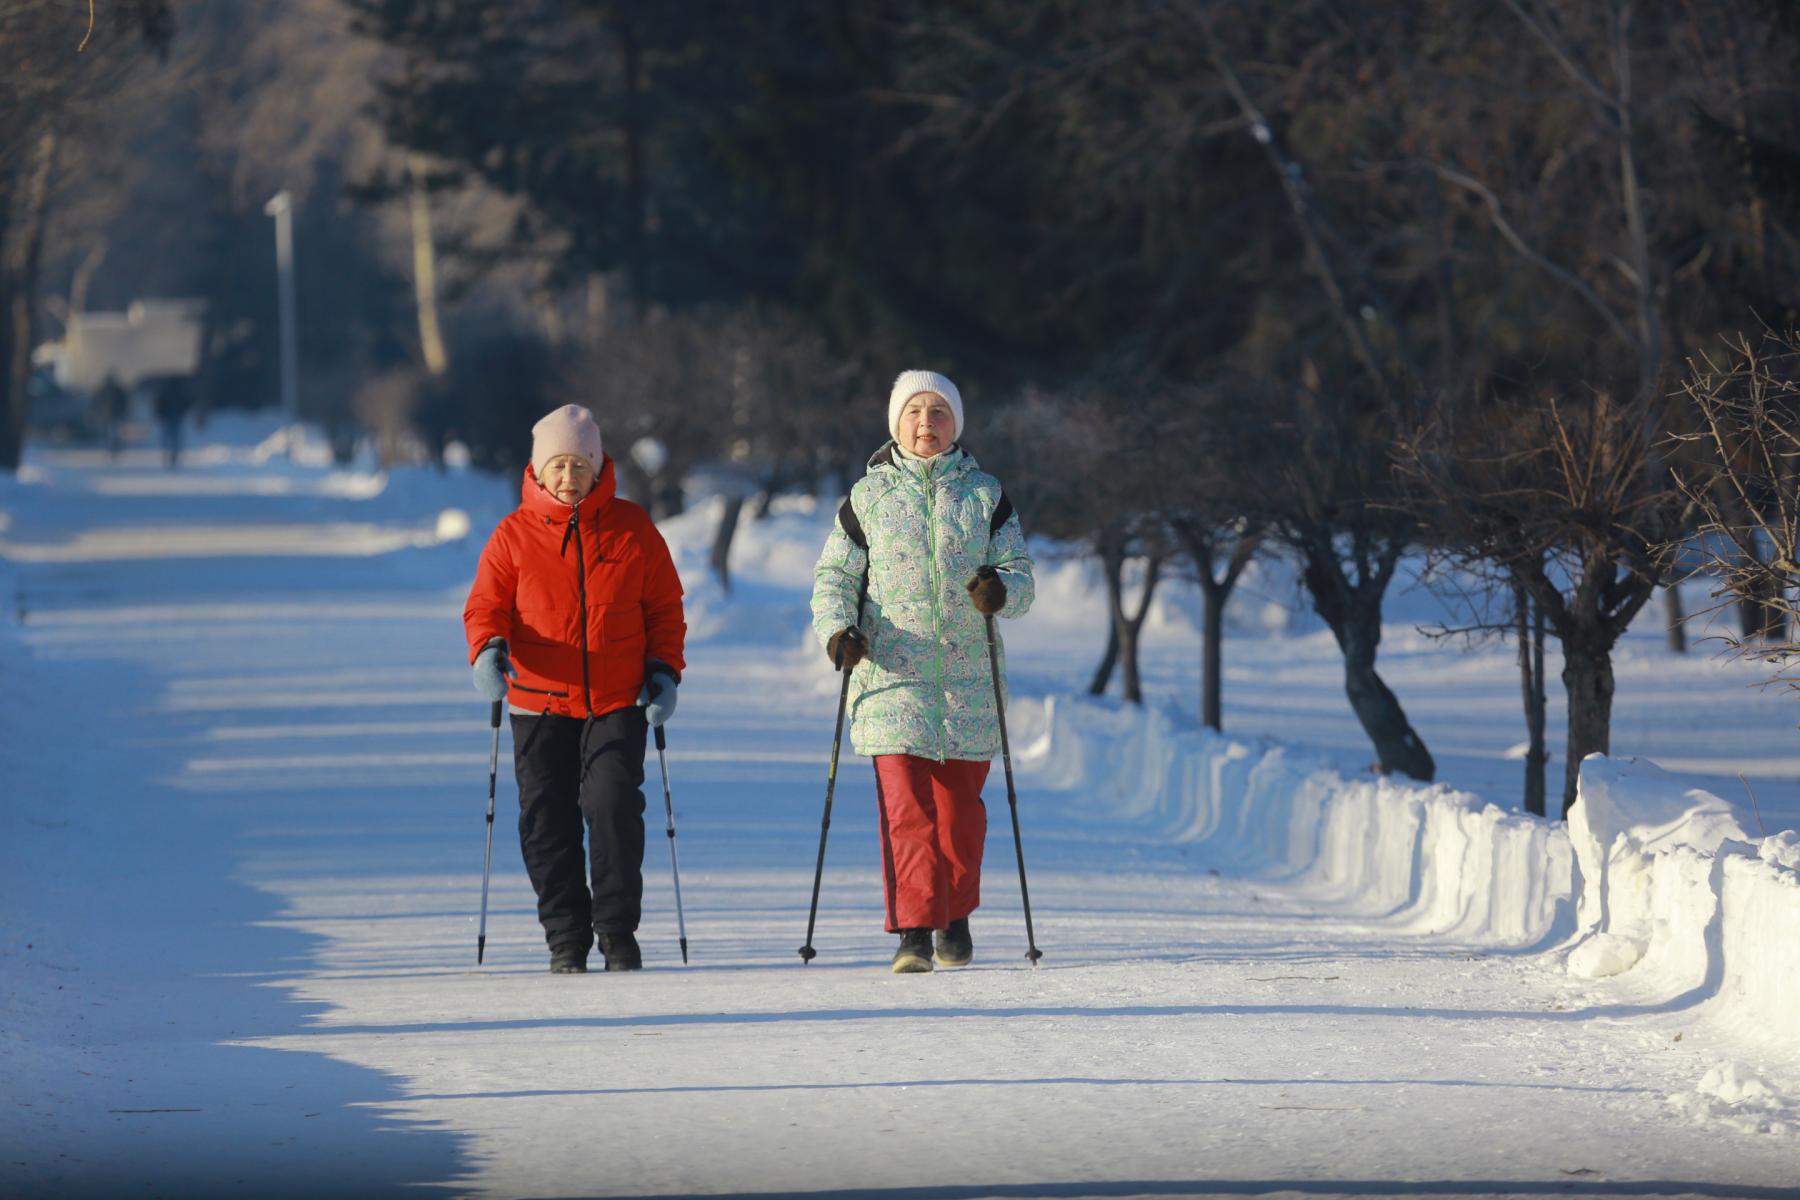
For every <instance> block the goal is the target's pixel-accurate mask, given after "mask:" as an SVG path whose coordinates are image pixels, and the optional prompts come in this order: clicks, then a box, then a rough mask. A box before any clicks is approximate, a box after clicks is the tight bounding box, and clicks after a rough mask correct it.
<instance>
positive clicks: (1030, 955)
mask: <svg viewBox="0 0 1800 1200" xmlns="http://www.w3.org/2000/svg"><path fill="white" fill-rule="evenodd" d="M1042 957H1044V952H1043V951H1042V950H1039V949H1038V948H1037V947H1036V946H1033V947H1032V948H1031V949H1029V950H1027V951H1026V952H1025V960H1026V961H1027V962H1029V963H1030V964H1031V965H1032V966H1034V967H1035V966H1037V965H1038V959H1040V958H1042Z"/></svg>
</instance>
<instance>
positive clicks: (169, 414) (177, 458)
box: [156, 375, 193, 470]
mask: <svg viewBox="0 0 1800 1200" xmlns="http://www.w3.org/2000/svg"><path fill="white" fill-rule="evenodd" d="M191 407H193V392H192V389H191V387H190V384H189V381H188V380H187V379H185V378H183V377H181V376H179V375H171V376H169V377H168V378H166V379H161V380H158V381H157V384H156V423H157V424H158V425H159V426H161V427H162V440H163V454H164V455H165V456H166V458H167V461H168V465H169V469H170V470H174V469H175V467H176V466H178V465H179V464H180V462H181V430H182V426H183V425H184V424H185V423H186V421H187V414H188V409H189V408H191Z"/></svg>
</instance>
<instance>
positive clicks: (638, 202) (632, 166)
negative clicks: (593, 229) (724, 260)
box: [613, 5, 650, 322]
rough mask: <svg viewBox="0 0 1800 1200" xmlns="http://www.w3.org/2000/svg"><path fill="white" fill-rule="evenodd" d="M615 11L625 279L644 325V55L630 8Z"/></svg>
mask: <svg viewBox="0 0 1800 1200" xmlns="http://www.w3.org/2000/svg"><path fill="white" fill-rule="evenodd" d="M613 11H614V25H613V28H614V30H615V32H616V33H617V34H618V38H619V53H620V59H621V61H620V67H621V70H622V73H623V75H624V88H625V96H624V103H623V104H621V105H620V106H619V117H620V125H621V130H620V132H621V133H622V134H623V135H624V141H625V212H626V221H627V224H626V231H625V277H626V279H627V281H628V282H629V284H630V287H631V304H632V312H633V313H634V314H635V315H636V317H637V319H638V320H639V321H640V322H641V321H643V319H644V316H645V314H646V313H648V312H649V308H650V282H649V259H650V255H649V247H648V246H647V245H646V244H645V239H646V238H647V236H648V232H649V225H650V221H649V207H650V206H649V185H648V183H647V182H646V176H645V166H644V161H645V157H644V141H645V137H646V134H645V131H644V106H643V102H642V92H643V84H644V56H643V47H642V45H640V43H639V41H638V31H637V27H636V26H635V25H634V24H633V22H632V17H631V15H630V8H629V6H628V5H619V6H617V7H616V8H615V9H614V10H613Z"/></svg>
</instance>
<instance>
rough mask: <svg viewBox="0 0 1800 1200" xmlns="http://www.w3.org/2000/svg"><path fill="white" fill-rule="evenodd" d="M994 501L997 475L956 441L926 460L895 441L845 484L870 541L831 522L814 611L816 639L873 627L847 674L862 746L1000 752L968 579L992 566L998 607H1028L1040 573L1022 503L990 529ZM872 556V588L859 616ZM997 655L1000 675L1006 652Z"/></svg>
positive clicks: (938, 752)
mask: <svg viewBox="0 0 1800 1200" xmlns="http://www.w3.org/2000/svg"><path fill="white" fill-rule="evenodd" d="M999 503H1000V481H999V480H997V479H995V478H994V477H993V476H992V475H989V474H988V473H987V472H985V471H983V470H982V469H981V468H980V467H978V466H977V465H976V463H975V460H974V459H973V458H971V457H970V456H969V455H968V454H967V453H965V452H964V451H963V450H962V449H961V448H960V447H952V448H951V449H950V450H948V451H946V452H945V453H943V454H941V455H939V456H937V457H936V458H934V459H931V460H929V461H926V462H921V461H918V460H916V459H906V458H901V457H900V456H899V455H898V454H897V453H895V449H894V445H893V443H892V442H889V443H888V444H887V445H886V446H884V447H882V448H881V450H879V451H877V452H876V454H875V456H874V457H873V458H871V459H870V460H869V473H868V474H867V475H865V476H863V477H862V479H860V480H858V481H857V484H856V486H855V487H853V488H851V489H850V507H851V510H852V511H853V512H854V513H855V515H856V518H857V520H858V521H859V522H860V523H861V525H862V529H863V534H864V536H865V537H866V538H867V539H868V544H869V550H868V553H867V554H866V555H865V554H864V552H863V550H862V549H861V547H859V546H857V544H856V543H855V542H854V541H853V540H852V539H851V537H850V535H849V534H848V533H846V532H845V531H844V527H843V523H842V522H841V521H840V522H838V523H837V524H834V525H833V526H832V530H831V536H830V537H829V538H827V539H826V540H825V550H824V552H823V553H822V554H820V555H819V564H818V566H817V567H816V568H815V569H814V571H813V594H812V612H813V632H815V633H816V634H817V635H818V637H819V641H820V642H821V643H824V642H826V641H829V640H830V638H831V635H832V634H834V633H836V632H838V631H839V630H840V629H844V628H846V627H847V626H850V625H855V626H857V627H858V628H860V629H861V630H862V631H863V633H864V634H865V635H866V636H867V637H868V639H869V655H868V657H867V658H865V659H864V660H863V661H862V663H861V664H860V665H859V666H857V668H856V670H855V671H854V672H853V673H852V675H851V680H850V744H851V745H852V746H853V747H855V750H856V752H857V753H858V754H866V755H876V754H913V755H917V756H919V757H921V758H930V759H935V760H937V761H939V762H942V761H944V760H945V759H951V758H962V759H979V760H986V759H990V758H993V757H994V756H995V755H996V754H998V753H999V752H1000V723H999V719H998V717H997V716H996V714H995V710H994V684H993V675H992V672H991V671H990V669H989V666H988V652H987V625H986V622H984V621H983V620H982V617H981V614H980V613H979V612H977V611H975V605H974V602H973V601H972V600H970V598H969V593H968V591H967V587H966V585H967V584H968V581H969V580H970V578H971V577H973V576H974V574H975V571H976V568H978V567H982V566H992V567H994V568H995V569H997V570H998V571H999V572H1000V578H1001V580H1002V581H1003V582H1004V583H1005V584H1006V606H1005V607H1004V608H1002V609H1001V610H1000V613H999V615H1000V616H1002V617H1017V616H1021V615H1023V614H1024V613H1025V611H1026V610H1027V609H1029V608H1030V607H1031V601H1032V597H1033V595H1034V585H1033V581H1032V575H1031V555H1030V553H1029V552H1028V551H1027V550H1026V548H1025V534H1024V532H1023V531H1022V530H1021V529H1020V528H1019V518H1018V517H1017V515H1012V516H1008V517H1007V518H1006V521H1005V523H1004V524H1003V525H1002V526H1001V527H1000V529H999V531H998V532H997V533H994V534H993V535H992V536H991V537H990V535H989V528H990V526H989V522H990V521H991V520H992V518H993V515H994V511H995V508H996V507H997V506H998V505H999ZM865 563H869V564H871V565H870V568H869V593H868V598H867V600H866V601H865V602H864V604H863V612H862V616H861V619H860V620H859V619H858V617H857V611H856V598H857V594H858V592H859V591H860V589H861V587H862V578H863V568H864V564H865ZM995 637H996V641H997V640H998V633H996V635H995ZM1000 662H1001V673H1002V679H1004V677H1005V669H1006V667H1005V662H1006V660H1005V657H1004V652H1002V657H1001V660H1000Z"/></svg>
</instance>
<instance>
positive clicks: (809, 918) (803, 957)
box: [800, 648, 850, 965]
mask: <svg viewBox="0 0 1800 1200" xmlns="http://www.w3.org/2000/svg"><path fill="white" fill-rule="evenodd" d="M838 670H840V671H842V672H843V673H844V682H843V685H842V686H841V687H839V688H838V706H837V732H836V733H834V734H832V736H831V770H830V771H829V772H828V773H827V774H826V776H825V818H824V820H822V821H820V822H819V861H818V863H817V865H815V866H814V867H813V890H812V907H811V908H809V909H808V910H807V912H806V944H805V945H804V946H802V947H800V962H801V964H802V965H804V964H806V963H809V962H811V961H812V960H813V959H814V958H815V957H817V955H818V953H819V952H818V951H817V950H814V949H813V944H812V940H813V922H814V921H815V920H816V919H817V918H818V915H819V881H820V880H822V879H823V878H824V877H825V835H826V833H827V832H829V831H830V829H831V793H832V792H833V791H835V790H836V788H837V768H838V750H839V748H840V747H842V746H843V744H844V708H845V706H846V705H848V703H849V701H850V669H849V668H848V667H846V666H844V665H843V651H842V649H841V648H840V650H839V662H838Z"/></svg>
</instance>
